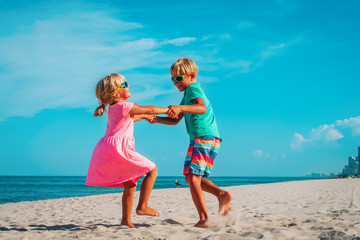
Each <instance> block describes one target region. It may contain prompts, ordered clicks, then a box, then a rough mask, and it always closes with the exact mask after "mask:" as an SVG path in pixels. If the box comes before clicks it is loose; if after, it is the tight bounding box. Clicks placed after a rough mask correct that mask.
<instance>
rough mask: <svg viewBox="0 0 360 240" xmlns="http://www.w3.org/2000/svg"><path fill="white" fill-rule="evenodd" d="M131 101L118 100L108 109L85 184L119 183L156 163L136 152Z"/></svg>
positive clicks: (115, 185)
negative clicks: (130, 113)
mask: <svg viewBox="0 0 360 240" xmlns="http://www.w3.org/2000/svg"><path fill="white" fill-rule="evenodd" d="M133 105H134V104H133V103H127V102H118V103H115V104H113V105H111V106H109V109H108V123H107V127H106V133H105V136H104V137H103V138H102V139H101V140H100V141H99V143H98V144H97V145H96V147H95V149H94V152H93V155H92V157H91V161H90V166H89V170H88V174H87V178H86V185H88V186H105V187H121V186H124V185H123V183H124V182H127V181H132V182H133V183H134V184H135V185H136V181H137V180H139V178H140V177H141V176H143V175H144V174H146V173H148V172H150V171H151V170H152V169H153V168H154V167H155V164H154V163H153V162H151V161H150V160H149V159H147V158H145V157H144V156H142V155H140V154H139V153H137V152H135V148H134V143H135V142H134V136H133V135H134V116H131V118H130V119H128V120H126V116H127V115H128V113H129V112H130V110H131V108H132V107H133Z"/></svg>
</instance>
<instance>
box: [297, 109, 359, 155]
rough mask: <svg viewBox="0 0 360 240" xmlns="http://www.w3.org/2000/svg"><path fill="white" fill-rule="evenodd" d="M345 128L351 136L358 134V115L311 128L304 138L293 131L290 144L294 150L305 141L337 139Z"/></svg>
mask: <svg viewBox="0 0 360 240" xmlns="http://www.w3.org/2000/svg"><path fill="white" fill-rule="evenodd" d="M345 129H350V130H351V131H352V134H353V136H357V135H360V116H358V117H355V118H349V119H344V120H338V121H336V122H335V123H333V124H330V125H327V124H324V125H321V126H320V127H318V128H314V129H311V131H310V134H309V135H310V136H309V139H305V138H304V137H303V136H302V135H301V134H299V133H294V138H293V141H292V142H291V143H290V146H291V148H293V149H295V150H299V149H301V147H302V146H303V144H304V143H306V142H316V141H325V142H329V141H337V140H339V139H342V138H344V135H343V133H341V132H342V131H344V130H345Z"/></svg>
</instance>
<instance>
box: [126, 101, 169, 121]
mask: <svg viewBox="0 0 360 240" xmlns="http://www.w3.org/2000/svg"><path fill="white" fill-rule="evenodd" d="M168 110H169V108H162V107H156V106H140V105H137V104H136V103H134V105H133V107H132V108H131V110H130V112H129V114H128V116H127V118H130V117H131V115H135V116H136V115H138V114H166V113H167V112H168ZM142 119H143V118H142Z"/></svg>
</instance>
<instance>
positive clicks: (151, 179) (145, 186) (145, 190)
mask: <svg viewBox="0 0 360 240" xmlns="http://www.w3.org/2000/svg"><path fill="white" fill-rule="evenodd" d="M157 173H158V169H157V167H154V169H153V170H151V171H150V172H149V173H148V174H147V175H146V177H145V178H144V180H143V182H142V183H141V189H140V197H139V204H138V206H137V208H136V214H137V215H148V216H160V213H158V212H157V211H156V210H155V209H152V208H151V207H149V205H148V201H149V197H150V193H151V190H152V189H153V187H154V183H155V180H156V177H157Z"/></svg>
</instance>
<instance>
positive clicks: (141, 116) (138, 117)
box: [134, 114, 155, 122]
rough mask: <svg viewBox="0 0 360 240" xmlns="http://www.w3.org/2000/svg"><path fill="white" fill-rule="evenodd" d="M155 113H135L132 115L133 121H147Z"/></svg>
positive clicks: (150, 119)
mask: <svg viewBox="0 0 360 240" xmlns="http://www.w3.org/2000/svg"><path fill="white" fill-rule="evenodd" d="M154 117H155V115H151V114H136V115H134V122H137V121H140V120H143V119H145V120H146V121H148V122H151V121H153V119H154Z"/></svg>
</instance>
